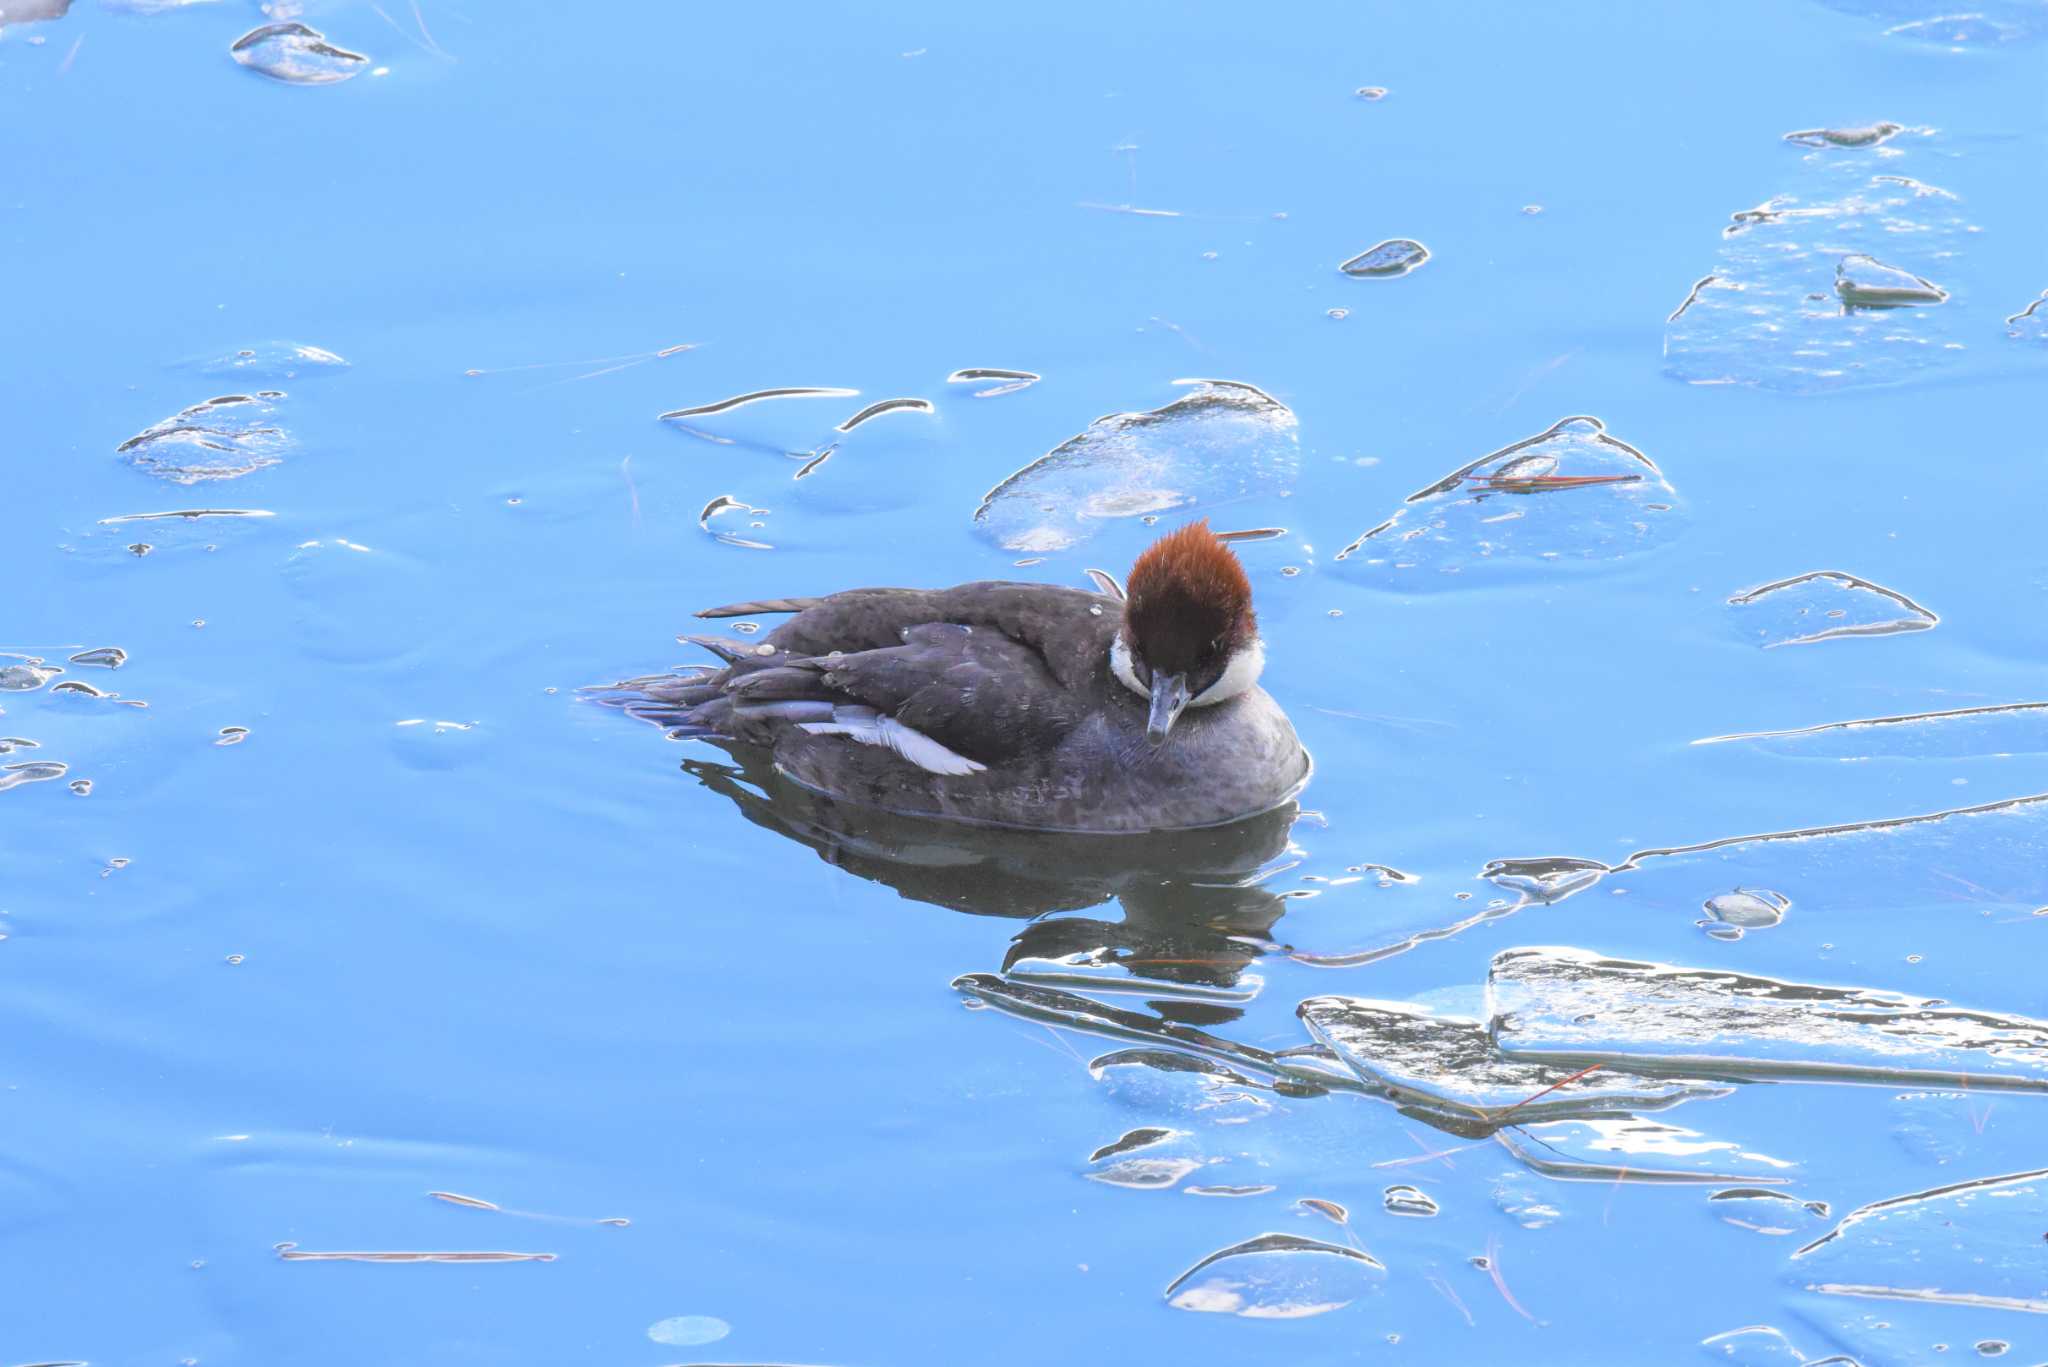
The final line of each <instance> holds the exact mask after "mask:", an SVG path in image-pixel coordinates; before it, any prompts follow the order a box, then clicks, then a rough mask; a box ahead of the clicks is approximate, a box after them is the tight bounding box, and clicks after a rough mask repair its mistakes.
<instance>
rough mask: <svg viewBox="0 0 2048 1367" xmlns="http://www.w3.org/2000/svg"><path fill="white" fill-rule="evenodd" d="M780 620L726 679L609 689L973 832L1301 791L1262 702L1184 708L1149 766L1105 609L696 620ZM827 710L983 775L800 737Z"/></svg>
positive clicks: (1182, 816)
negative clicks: (917, 742) (896, 725)
mask: <svg viewBox="0 0 2048 1367" xmlns="http://www.w3.org/2000/svg"><path fill="white" fill-rule="evenodd" d="M778 610H780V611H790V610H796V615H795V616H793V617H791V618H790V619H789V621H787V622H785V623H783V625H782V626H780V627H779V628H777V629H776V630H775V631H774V632H772V633H770V634H769V635H768V636H766V637H765V638H763V639H762V640H761V641H760V643H759V644H753V643H749V642H745V641H734V642H730V643H726V642H719V643H717V648H718V649H719V651H720V653H721V654H725V655H727V656H728V657H729V658H730V657H732V656H734V655H735V654H737V658H733V659H732V662H731V663H730V664H729V665H728V667H727V668H725V669H723V670H719V671H717V672H715V673H710V674H705V675H700V676H697V677H694V678H657V679H637V680H633V681H631V683H629V684H626V685H621V688H622V689H626V690H631V691H632V692H635V693H637V694H638V695H639V696H640V698H641V699H644V702H643V703H641V704H639V705H636V704H634V703H632V702H627V703H626V705H627V706H628V708H629V710H632V711H635V712H637V713H639V714H640V715H643V716H647V717H648V718H649V719H650V720H655V721H660V722H663V723H665V724H671V725H676V726H678V727H680V728H681V729H682V730H683V731H684V732H686V733H688V734H694V735H700V736H706V737H710V738H714V739H720V740H725V741H729V742H733V743H737V744H743V745H750V746H759V747H763V748H765V749H767V750H769V751H771V752H772V754H773V756H774V762H775V767H776V768H777V769H778V770H780V771H781V772H782V773H784V774H786V775H787V776H788V777H789V778H790V779H791V780H793V781H795V782H797V783H799V784H802V785H803V786H804V787H807V788H810V789H813V790H815V791H817V792H820V793H823V794H825V795H827V796H830V797H834V798H840V799H844V800H847V801H852V802H859V803H864V804H866V805H869V806H873V807H879V808H882V809H883V810H886V811H890V812H898V813H904V814H909V815H916V816H930V817H938V818H941V819H945V820H951V821H965V822H975V823H979V824H984V825H995V826H1013V827H1024V828H1031V829H1042V830H1060V831H1087V832H1103V833H1131V832H1138V831H1164V830H1185V829H1191V828H1197V827H1203V826H1217V825H1222V824H1224V823H1226V822H1231V821H1237V820H1240V819H1242V818H1244V817H1248V816H1253V815H1256V814H1258V813H1261V812H1265V811H1270V810H1272V809H1273V808H1275V807H1278V806H1280V805H1281V804H1283V803H1285V802H1287V801H1288V800H1289V799H1290V798H1292V797H1293V796H1294V795H1295V794H1296V793H1298V792H1299V791H1300V790H1301V787H1302V785H1303V784H1304V783H1306V782H1307V780H1308V775H1309V758H1308V755H1307V753H1306V752H1305V751H1304V750H1303V749H1302V748H1301V742H1300V741H1299V740H1298V739H1297V738H1296V737H1295V734H1294V728H1293V726H1292V725H1290V724H1289V722H1288V720H1287V717H1286V714H1285V713H1283V712H1282V711H1281V710H1280V708H1279V705H1278V704H1276V703H1275V702H1274V701H1273V700H1272V698H1270V697H1268V696H1267V695H1266V693H1265V692H1264V691H1263V690H1262V689H1259V688H1257V687H1253V688H1251V689H1248V690H1247V691H1246V692H1244V693H1242V694H1240V695H1239V696H1237V697H1235V698H1232V699H1230V700H1228V701H1226V702H1222V703H1219V704H1217V705H1215V706H1213V707H1199V708H1198V707H1191V708H1188V709H1187V710H1186V711H1185V712H1183V713H1182V714H1181V717H1180V720H1179V721H1178V723H1177V724H1176V725H1175V726H1174V728H1173V732H1172V734H1171V735H1170V736H1169V737H1168V738H1167V740H1166V743H1165V744H1164V745H1161V746H1159V747H1158V748H1156V749H1155V748H1154V747H1153V746H1152V745H1151V744H1150V743H1149V742H1148V741H1147V740H1146V738H1145V723H1146V703H1145V700H1144V699H1142V698H1140V697H1138V696H1137V695H1136V694H1135V693H1133V692H1131V691H1130V690H1129V689H1128V688H1126V687H1124V685H1122V684H1121V683H1119V682H1118V681H1117V680H1116V679H1115V678H1114V677H1113V676H1112V675H1111V673H1110V670H1109V650H1110V644H1111V642H1112V641H1113V640H1114V638H1115V636H1116V632H1117V626H1118V622H1119V621H1120V617H1121V612H1122V605H1121V604H1120V603H1118V602H1117V601H1116V600H1115V599H1112V598H1108V597H1104V596H1102V595H1100V594H1093V593H1086V592H1082V591H1081V590H1078V589H1066V588H1057V587H1053V586H1049V585H1045V584H1016V583H1000V582H985V583H975V584H963V585H961V586H960V587H958V588H952V589H936V590H925V589H855V590H852V591H849V592H846V593H838V594H833V595H832V596H830V597H828V598H820V599H813V600H794V601H786V602H779V603H761V604H748V605H740V606H739V607H736V608H733V609H716V610H714V612H712V613H709V614H707V615H715V616H726V615H733V614H736V613H738V612H741V611H778ZM745 652H752V653H745ZM646 704H653V705H654V706H648V705H646ZM833 705H853V706H859V707H868V708H873V709H874V710H875V711H876V712H879V713H881V714H883V715H885V716H888V717H892V718H894V719H895V720H896V721H897V722H900V723H901V724H903V725H905V726H908V727H911V728H912V729H914V730H916V731H918V732H921V733H922V734H924V735H926V736H929V737H930V738H931V739H933V740H935V741H937V742H938V743H939V744H941V745H943V746H945V747H946V748H947V749H948V750H951V751H953V752H954V753H955V754H957V755H961V756H964V757H966V758H967V759H971V760H973V761H975V762H977V763H979V764H982V765H984V766H986V768H985V769H984V770H983V771H982V772H979V773H965V774H935V773H931V772H928V771H927V770H926V769H924V768H921V767H919V766H918V765H917V764H915V763H912V762H911V761H910V760H908V759H905V758H903V757H902V756H901V755H899V754H897V753H896V752H895V751H894V750H891V749H889V748H888V747H886V746H881V745H869V744H863V743H860V742H858V741H855V740H853V739H851V738H849V737H847V736H842V735H814V734H810V733H808V732H806V731H805V730H804V729H803V726H802V724H801V723H802V721H803V720H804V719H806V718H815V717H816V716H819V715H821V714H822V713H823V712H824V710H825V709H826V708H827V707H829V706H833Z"/></svg>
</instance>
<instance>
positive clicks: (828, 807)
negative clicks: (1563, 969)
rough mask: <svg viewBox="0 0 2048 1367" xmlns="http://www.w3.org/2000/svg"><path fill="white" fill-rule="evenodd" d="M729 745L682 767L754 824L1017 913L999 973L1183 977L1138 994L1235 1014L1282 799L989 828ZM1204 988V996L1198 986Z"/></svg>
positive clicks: (1255, 937)
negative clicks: (1143, 820) (1172, 823)
mask: <svg viewBox="0 0 2048 1367" xmlns="http://www.w3.org/2000/svg"><path fill="white" fill-rule="evenodd" d="M733 759H734V761H735V762H732V763H726V762H721V761H714V760H706V759H689V760H685V761H684V762H683V766H682V767H683V769H684V771H685V772H686V773H688V774H690V775H691V777H693V778H695V779H696V780H697V781H698V782H699V783H701V784H703V785H704V787H706V788H708V789H710V790H711V791H712V792H715V793H718V794H720V795H721V796H724V797H726V798H729V799H731V800H732V802H733V804H734V805H735V806H736V807H738V808H739V810H740V812H741V814H742V815H744V816H745V817H746V818H747V819H748V820H749V821H751V822H753V823H754V824H755V825H757V826H761V827H764V828H765V829H767V830H771V831H774V832H776V833H777V834H778V835H783V836H787V837H788V838H789V839H791V840H795V841H798V842H799V843H801V844H804V845H808V846H809V847H810V848H811V849H812V850H814V851H816V853H817V855H818V857H819V858H820V859H823V860H824V861H825V862H826V863H828V864H831V865H833V866H835V867H837V868H841V869H844V870H846V871H847V872H848V873H851V874H853V875H854V876H856V877H859V878H865V879H867V880H868V881H870V882H874V883H882V884H885V885H887V886H889V887H891V888H894V889H895V890H896V891H897V893H898V894H899V895H901V896H903V897H906V898H908V899H910V900H911V901H915V902H929V903H931V904H932V905H933V906H939V907H945V908H947V909H949V910H952V911H961V912H966V913H968V914H970V915H974V916H998V917H1005V918H1010V919H1029V920H1030V921H1031V924H1029V925H1027V926H1025V927H1024V928H1023V929H1022V930H1020V931H1019V932H1018V933H1017V935H1016V936H1015V938H1014V939H1013V940H1012V942H1011V945H1010V948H1009V951H1008V952H1007V953H1006V954H1005V956H1004V959H1003V971H1004V972H1005V973H1006V974H1007V973H1012V972H1015V973H1019V974H1023V975H1026V976H1030V977H1035V978H1038V979H1039V980H1041V981H1063V980H1074V979H1069V977H1068V975H1075V978H1076V979H1078V978H1080V977H1085V978H1086V979H1087V980H1089V981H1090V982H1092V983H1094V984H1096V985H1097V986H1098V988H1106V989H1109V990H1112V991H1124V992H1135V993H1138V994H1140V995H1145V994H1144V990H1143V989H1144V986H1145V984H1147V983H1156V984H1159V985H1161V986H1162V987H1164V986H1168V985H1171V986H1173V987H1178V988H1182V989H1186V990H1187V991H1186V995H1185V996H1183V994H1182V993H1180V992H1168V993H1167V994H1166V995H1167V996H1169V997H1171V998H1172V1000H1170V1001H1154V1002H1153V1003H1152V1005H1153V1006H1154V1007H1155V1008H1161V1009H1164V1010H1165V1011H1166V1012H1167V1014H1168V1015H1169V1017H1170V1018H1172V1019H1178V1020H1184V1021H1187V1022H1188V1023H1190V1024H1213V1023H1217V1022H1220V1021H1225V1020H1230V1019H1233V1018H1235V1017H1236V1016H1237V1015H1238V1014H1239V1013H1238V1011H1237V1010H1236V1009H1235V1008H1234V1007H1231V1006H1229V1005H1228V1003H1229V1002H1230V1001H1231V1000H1233V999H1234V997H1235V996H1236V994H1235V993H1232V992H1231V991H1230V989H1231V988H1232V987H1233V986H1234V985H1235V984H1236V983H1237V981H1238V978H1239V976H1240V975H1241V974H1242V973H1243V972H1244V970H1245V968H1246V967H1247V966H1248V965H1249V964H1250V963H1251V962H1252V961H1253V960H1254V959H1256V958H1257V957H1258V956H1259V952H1260V946H1262V945H1264V944H1266V943H1269V942H1270V941H1271V938H1272V929H1273V926H1274V924H1275V922H1277V921H1278V920H1279V919H1280V917H1281V915H1282V914H1283V912H1284V910H1285V907H1286V899H1285V898H1283V897H1280V896H1279V895H1277V894H1276V893H1273V892H1271V891H1268V890H1266V889H1265V888H1264V887H1262V886H1260V885H1259V883H1258V881H1257V880H1258V877H1259V874H1260V871H1261V869H1262V868H1263V867H1264V866H1266V865H1268V864H1269V863H1270V862H1271V861H1272V860H1274V859H1275V858H1276V857H1278V856H1279V855H1280V854H1282V853H1283V852H1284V851H1285V850H1286V849H1287V848H1288V835H1289V832H1290V831H1291V830H1292V828H1293V825H1294V819H1295V817H1296V815H1297V814H1298V813H1297V809H1296V807H1295V806H1294V804H1292V803H1289V804H1287V805H1286V806H1284V807H1281V808H1278V809H1276V810H1274V811H1271V812H1267V813H1265V814H1263V815H1261V816H1256V817H1252V818H1249V819H1247V820H1245V821H1240V822H1236V823H1234V824H1232V825H1229V826H1219V827H1214V828H1212V829H1208V830H1199V831H1173V832H1162V833H1159V834H1154V835H1138V836H1109V835H1072V834H1065V833H1059V832H1039V831H1017V830H1004V829H987V828H980V827H974V826H965V825H960V824H957V823H952V822H942V821H932V820H928V819H923V818H918V817H907V816H900V815H896V814H894V813H890V812H885V811H881V810H879V809H876V808H872V807H862V806H857V805H854V804H851V803H843V802H836V801H833V800H831V799H829V798H826V797H823V796H821V795H820V794H818V793H815V792H812V791H811V790H809V789H807V788H803V787H800V786H798V785H797V784H794V783H792V782H790V781H789V780H788V779H786V778H784V777H783V776H782V775H781V774H779V773H778V772H776V770H775V768H774V766H773V765H772V764H770V763H769V762H768V761H767V760H766V759H765V758H760V757H756V756H752V755H749V754H747V753H745V752H744V751H739V752H735V753H734V755H733ZM1111 902H1115V903H1118V904H1120V905H1121V908H1122V912H1123V915H1122V918H1121V919H1120V920H1113V919H1108V918H1104V917H1092V916H1065V915H1060V914H1059V913H1063V912H1080V911H1085V910H1088V909H1091V908H1096V907H1102V906H1104V905H1105V904H1107V903H1111ZM1205 989H1206V990H1208V991H1210V992H1213V993H1214V994H1215V995H1214V997H1213V999H1209V1000H1203V999H1201V998H1202V994H1203V993H1204V990H1205ZM1189 998H1193V999H1189Z"/></svg>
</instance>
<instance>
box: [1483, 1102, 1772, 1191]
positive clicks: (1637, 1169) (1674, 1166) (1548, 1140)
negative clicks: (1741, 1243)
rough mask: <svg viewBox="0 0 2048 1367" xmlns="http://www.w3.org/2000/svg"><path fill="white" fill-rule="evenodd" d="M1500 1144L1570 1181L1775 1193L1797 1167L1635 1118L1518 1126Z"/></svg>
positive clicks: (1551, 1174)
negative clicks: (1730, 1186) (1742, 1187)
mask: <svg viewBox="0 0 2048 1367" xmlns="http://www.w3.org/2000/svg"><path fill="white" fill-rule="evenodd" d="M1497 1139H1498V1141H1499V1143H1500V1145H1501V1147H1503V1148H1505V1149H1506V1150H1507V1151H1508V1152H1509V1153H1512V1154H1513V1155H1514V1156H1515V1157H1517V1158H1519V1159H1521V1160H1522V1162H1524V1163H1526V1164H1528V1165H1529V1167H1530V1168H1531V1169H1532V1170H1534V1171H1536V1172H1540V1173H1542V1174H1543V1175H1544V1176H1545V1177H1553V1178H1556V1179H1558V1180H1559V1181H1566V1182H1647V1183H1653V1184H1659V1185H1669V1184H1673V1183H1678V1184H1687V1183H1716V1184H1726V1183H1729V1182H1746V1183H1750V1184H1752V1185H1756V1186H1775V1185H1778V1184H1780V1183H1783V1182H1785V1181H1787V1180H1789V1174H1790V1173H1791V1172H1792V1170H1793V1169H1794V1167H1795V1166H1796V1165H1795V1164H1793V1163H1790V1162H1787V1161H1785V1160H1784V1159H1781V1158H1773V1157H1771V1156H1770V1155H1769V1154H1766V1153H1757V1152H1754V1151H1752V1150H1749V1149H1745V1148H1744V1147H1743V1146H1742V1145H1740V1144H1737V1143H1734V1142H1733V1141H1731V1140H1726V1139H1713V1138H1710V1137H1709V1136H1707V1135H1704V1134H1701V1133H1700V1132H1699V1131H1698V1130H1688V1129H1686V1128H1684V1127H1683V1126H1680V1125H1667V1124H1665V1123H1664V1122H1662V1121H1658V1120H1646V1119H1644V1118H1642V1117H1641V1116H1632V1115H1616V1116H1584V1117H1580V1118H1577V1119H1572V1120H1548V1121H1543V1122H1541V1123H1538V1124H1530V1125H1518V1126H1515V1127H1512V1128H1510V1129H1505V1130H1502V1131H1501V1132H1500V1134H1499V1135H1498V1136H1497Z"/></svg>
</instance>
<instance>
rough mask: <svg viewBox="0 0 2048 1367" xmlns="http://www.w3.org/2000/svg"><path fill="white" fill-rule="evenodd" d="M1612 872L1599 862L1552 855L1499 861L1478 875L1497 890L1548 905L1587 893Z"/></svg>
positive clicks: (1492, 863)
mask: <svg viewBox="0 0 2048 1367" xmlns="http://www.w3.org/2000/svg"><path fill="white" fill-rule="evenodd" d="M1611 872H1613V870H1612V869H1610V868H1608V867H1607V865H1605V864H1603V863H1601V862H1600V861H1599V860H1597V859H1572V858H1568V857H1565V856H1561V855H1560V856H1550V857H1546V858H1542V859H1496V860H1494V861H1493V862H1491V863H1489V864H1488V865H1487V866H1486V867H1485V868H1484V869H1482V870H1480V873H1479V876H1480V877H1481V878H1484V879H1485V880H1486V881H1487V882H1489V883H1491V884H1493V885H1494V886H1495V887H1497V888H1506V889H1507V890H1508V891H1509V892H1519V893H1521V894H1522V896H1523V897H1525V898H1527V899H1528V900H1529V901H1532V902H1541V903H1543V904H1545V905H1546V906H1547V905H1549V904H1550V903H1553V902H1562V901H1563V900H1564V899H1565V898H1567V897H1570V896H1571V895H1572V894H1573V893H1576V892H1584V891H1585V890H1586V889H1587V888H1590V887H1592V886H1593V885H1594V884H1595V883H1597V882H1599V881H1600V878H1601V875H1603V874H1607V873H1611Z"/></svg>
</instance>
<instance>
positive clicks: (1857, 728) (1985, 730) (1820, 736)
mask: <svg viewBox="0 0 2048 1367" xmlns="http://www.w3.org/2000/svg"><path fill="white" fill-rule="evenodd" d="M2044 713H2048V702H2018V703H1995V704H1992V705H1991V706H1988V707H1958V708H1953V709H1950V710H1948V711H1943V712H1913V713H1908V714H1906V715H1904V716H1898V717H1863V718H1859V719H1857V720H1854V721H1831V722H1822V723H1821V724H1819V725H1818V726H1801V727H1796V728H1794V729H1792V730H1788V731H1744V732H1738V733H1737V734H1735V735H1729V736H1706V737H1703V738H1701V739H1699V740H1696V741H1694V742H1693V744H1694V745H1725V744H1728V743H1730V742H1732V741H1748V742H1752V743H1755V744H1757V745H1759V746H1761V747H1762V748H1763V749H1765V750H1767V751H1769V752H1770V753H1772V754H1779V755H1789V756H1795V757H1802V758H1823V759H1874V758H1878V757H1880V756H1882V757H1886V758H1899V759H1923V758H1924V759H1933V758H1943V759H1963V758H1973V757H1976V756H1980V755H2029V754H2040V753H2042V752H2043V751H2044V750H2048V724H2044V723H2048V717H2044V715H2043V714H2044Z"/></svg>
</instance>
